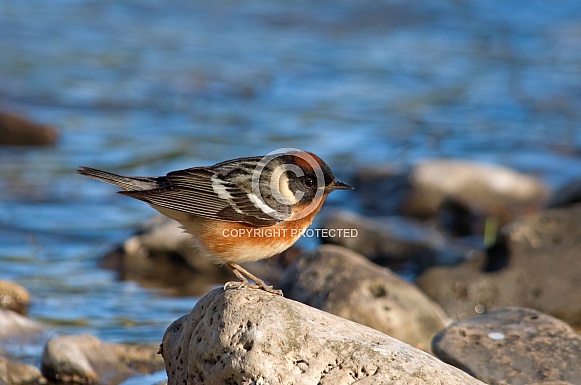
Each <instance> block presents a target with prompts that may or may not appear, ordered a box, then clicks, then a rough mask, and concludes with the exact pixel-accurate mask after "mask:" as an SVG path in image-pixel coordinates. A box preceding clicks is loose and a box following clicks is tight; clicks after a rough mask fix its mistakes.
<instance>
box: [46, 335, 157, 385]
mask: <svg viewBox="0 0 581 385" xmlns="http://www.w3.org/2000/svg"><path fill="white" fill-rule="evenodd" d="M156 352H157V348H156V347H154V346H143V345H121V344H110V343H105V342H102V341H101V340H99V339H98V338H97V337H94V336H91V335H86V334H84V335H77V336H61V337H56V338H54V339H51V340H50V341H48V342H47V344H46V346H45V349H44V352H43V354H42V363H41V364H42V373H43V374H44V376H45V377H46V378H48V379H49V380H51V381H57V382H67V383H79V384H118V383H120V382H122V381H123V380H125V379H127V378H129V377H132V376H136V375H138V374H140V373H152V372H154V371H157V370H161V369H162V368H163V362H162V360H161V357H160V356H159V355H158V354H156Z"/></svg>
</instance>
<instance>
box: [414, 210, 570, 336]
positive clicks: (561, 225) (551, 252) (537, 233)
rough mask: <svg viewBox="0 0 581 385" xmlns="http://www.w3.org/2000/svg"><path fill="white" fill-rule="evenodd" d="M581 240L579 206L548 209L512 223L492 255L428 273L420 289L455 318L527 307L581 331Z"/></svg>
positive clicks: (435, 269) (420, 281)
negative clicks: (496, 309)
mask: <svg viewBox="0 0 581 385" xmlns="http://www.w3.org/2000/svg"><path fill="white" fill-rule="evenodd" d="M580 239H581V206H573V207H569V208H563V209H553V210H545V211H542V212H539V213H536V214H532V215H528V216H524V217H522V218H520V219H519V220H517V221H514V222H512V223H511V224H510V225H509V226H507V227H506V228H505V235H504V237H503V238H502V239H501V242H500V243H499V244H498V245H496V247H495V248H493V249H492V250H490V252H489V253H482V254H480V255H478V256H476V257H475V258H474V259H473V260H471V261H468V262H465V263H463V264H461V265H458V266H456V267H436V268H433V269H430V270H428V271H427V272H426V273H424V274H423V275H422V276H420V277H419V278H418V280H417V284H418V286H419V287H420V288H421V289H422V290H423V291H424V292H425V293H426V294H427V295H428V296H429V297H430V298H432V299H433V300H435V301H436V302H437V303H439V304H440V305H441V306H442V308H443V309H444V310H445V311H446V313H447V314H448V315H449V316H451V317H452V318H454V319H463V318H466V317H468V316H472V315H475V314H477V313H481V312H483V311H485V310H487V309H488V310H489V309H493V308H495V307H501V306H523V307H531V308H535V309H537V310H540V311H542V312H544V313H548V314H551V315H553V316H555V317H557V318H560V319H562V320H564V321H566V322H567V323H569V324H571V325H573V326H575V327H580V326H581V279H579V277H581V258H579V240H580ZM494 265H498V267H497V268H490V267H491V266H494Z"/></svg>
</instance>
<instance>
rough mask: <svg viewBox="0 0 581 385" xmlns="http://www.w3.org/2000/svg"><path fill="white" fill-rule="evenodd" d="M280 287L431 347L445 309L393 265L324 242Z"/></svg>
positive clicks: (295, 266) (334, 311)
mask: <svg viewBox="0 0 581 385" xmlns="http://www.w3.org/2000/svg"><path fill="white" fill-rule="evenodd" d="M279 287H280V288H281V289H282V290H283V292H284V293H285V295H286V296H287V297H289V298H291V299H295V300H297V301H300V302H303V303H305V304H307V305H309V306H313V307H316V308H318V309H321V310H324V311H326V312H329V313H332V314H335V315H338V316H340V317H343V318H346V319H349V320H352V321H355V322H358V323H361V324H363V325H366V326H369V327H372V328H374V329H377V330H379V331H381V332H383V333H385V334H388V335H390V336H392V337H394V338H397V339H399V340H402V341H404V342H407V343H409V344H410V345H413V346H415V347H418V348H420V349H424V350H429V348H430V341H431V339H432V337H433V336H434V334H435V333H436V332H437V331H438V330H440V329H441V328H442V327H444V325H445V324H446V322H447V316H446V314H445V313H444V311H443V310H442V309H441V308H440V307H439V306H438V305H437V304H436V303H434V302H433V301H432V300H430V299H429V298H428V297H426V296H425V295H424V294H423V293H422V292H421V291H420V290H419V289H418V288H417V287H415V286H414V285H412V284H410V283H408V282H405V281H404V280H403V279H401V278H399V277H398V276H397V275H395V274H394V273H392V272H391V271H390V270H389V269H386V268H382V267H380V266H377V265H375V264H373V263H371V262H369V261H368V260H367V259H366V258H365V257H363V256H362V255H360V254H357V253H355V252H353V251H351V250H349V249H346V248H344V247H340V246H335V245H323V246H321V247H319V248H318V249H317V250H316V251H314V252H312V253H309V254H305V255H303V256H301V257H299V258H298V259H297V260H296V261H295V263H293V264H292V265H291V266H290V267H289V268H288V269H287V270H286V271H285V274H284V275H283V277H282V279H281V282H280V284H279Z"/></svg>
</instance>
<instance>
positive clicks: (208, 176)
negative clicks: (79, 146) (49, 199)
mask: <svg viewBox="0 0 581 385" xmlns="http://www.w3.org/2000/svg"><path fill="white" fill-rule="evenodd" d="M165 180H166V181H167V184H166V185H165V186H163V187H160V188H154V189H149V190H134V191H120V192H119V193H120V194H123V195H127V196H130V197H132V198H135V199H139V200H142V201H145V202H147V203H150V204H153V205H157V206H160V207H164V208H166V209H170V210H176V211H180V212H184V213H187V214H192V215H197V216H201V217H205V218H210V219H217V220H223V221H230V222H243V223H248V224H251V225H254V226H271V225H274V224H276V223H277V222H279V221H280V220H282V219H284V218H281V217H275V216H273V215H272V214H273V212H274V210H272V209H271V208H270V207H268V205H266V204H265V203H264V201H263V200H261V199H260V198H259V197H257V196H255V195H254V194H252V193H248V192H246V191H243V190H242V189H240V188H239V187H238V186H237V185H236V184H234V183H231V182H228V181H225V180H223V179H221V178H220V177H219V176H218V175H217V174H216V173H215V172H214V171H213V170H212V169H211V168H210V167H194V168H189V169H185V170H179V171H173V172H170V173H169V174H167V176H166V178H165ZM269 210H272V212H270V211H269Z"/></svg>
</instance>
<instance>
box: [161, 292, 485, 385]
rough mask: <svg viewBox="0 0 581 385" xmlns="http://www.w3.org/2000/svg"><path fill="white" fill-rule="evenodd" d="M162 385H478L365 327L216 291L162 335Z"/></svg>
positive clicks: (282, 301)
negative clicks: (165, 383)
mask: <svg viewBox="0 0 581 385" xmlns="http://www.w3.org/2000/svg"><path fill="white" fill-rule="evenodd" d="M162 354H163V357H164V360H165V364H166V371H167V373H168V379H169V381H168V383H169V384H170V385H178V384H179V385H188V384H198V385H201V384H231V385H234V384H238V385H242V384H269V385H279V384H280V385H283V384H284V385H287V384H295V385H310V384H312V385H315V384H321V385H331V384H332V385H344V384H354V383H357V384H382V383H385V384H387V383H393V384H408V385H414V384H442V383H446V384H448V385H453V384H462V385H468V384H481V382H480V381H477V380H475V379H473V378H471V377H470V376H469V375H467V374H466V373H463V372H462V371H460V370H458V369H456V368H453V367H451V366H449V365H447V364H444V363H443V362H441V361H439V360H438V359H436V358H434V357H433V356H430V355H429V354H427V353H425V352H423V351H421V350H418V349H415V348H413V347H411V346H410V345H407V344H405V343H403V342H401V341H398V340H396V339H394V338H392V337H389V336H387V335H385V334H382V333H380V332H378V331H376V330H373V329H371V328H368V327H366V326H363V325H360V324H357V323H354V322H352V321H349V320H346V319H343V318H340V317H336V316H334V315H331V314H329V313H325V312H323V311H320V310H317V309H314V308H311V307H309V306H307V305H304V304H301V303H298V302H295V301H292V300H289V299H286V298H283V297H280V296H276V295H272V294H269V293H266V292H264V291H262V290H257V289H249V288H242V289H229V290H226V291H224V290H223V289H216V290H214V291H212V292H210V293H209V294H208V295H206V296H205V297H204V298H202V299H201V300H200V301H199V302H198V303H197V304H196V306H195V307H194V309H193V310H192V311H191V313H190V314H188V315H186V316H183V317H181V318H180V319H178V320H176V321H175V322H174V323H173V324H172V325H171V326H170V327H169V328H168V329H167V331H166V333H165V335H164V338H163V343H162Z"/></svg>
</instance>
